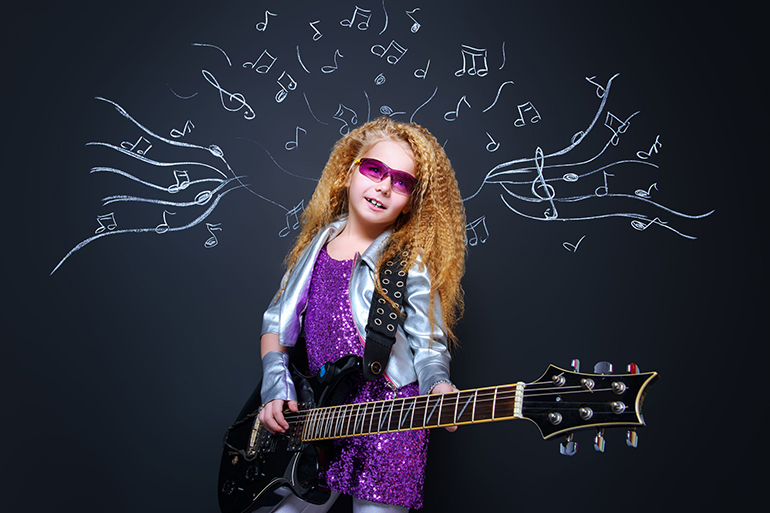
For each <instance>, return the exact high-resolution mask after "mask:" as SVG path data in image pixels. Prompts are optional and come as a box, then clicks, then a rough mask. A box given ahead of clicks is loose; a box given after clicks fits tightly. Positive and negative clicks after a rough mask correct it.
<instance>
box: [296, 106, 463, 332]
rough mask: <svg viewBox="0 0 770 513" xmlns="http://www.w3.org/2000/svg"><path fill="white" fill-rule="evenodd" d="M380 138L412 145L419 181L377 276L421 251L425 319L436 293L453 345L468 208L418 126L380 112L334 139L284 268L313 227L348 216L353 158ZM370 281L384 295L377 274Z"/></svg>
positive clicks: (442, 156) (448, 167)
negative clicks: (426, 279)
mask: <svg viewBox="0 0 770 513" xmlns="http://www.w3.org/2000/svg"><path fill="white" fill-rule="evenodd" d="M385 140H393V141H396V142H404V143H406V144H407V145H408V146H409V147H410V148H411V150H412V154H413V158H414V164H415V175H416V178H417V182H416V186H415V189H414V191H413V192H412V194H411V196H410V200H409V201H410V209H409V211H408V212H407V213H406V214H401V215H400V216H399V217H398V218H397V219H396V222H395V223H394V225H393V233H392V235H391V236H390V239H389V244H388V246H387V248H386V249H385V251H384V252H383V254H382V256H381V257H380V260H379V261H378V262H377V276H378V277H379V269H380V267H381V266H382V265H383V264H384V262H387V261H388V260H393V259H394V258H396V255H398V254H399V253H402V252H404V251H407V252H408V257H407V261H406V265H405V266H404V268H405V269H409V268H411V267H412V266H413V265H414V263H415V262H416V260H417V258H418V256H419V257H420V261H421V262H420V263H421V265H427V266H428V270H429V271H430V278H431V295H430V306H429V317H430V319H431V322H433V321H432V319H433V310H434V296H435V294H436V293H438V297H439V300H440V302H441V307H442V314H443V321H444V326H445V327H446V331H447V339H448V342H449V344H450V347H454V346H455V345H456V343H457V339H456V336H455V334H454V326H455V324H456V323H457V321H458V320H459V319H460V317H461V316H462V313H463V310H464V301H463V291H462V287H461V285H460V279H461V278H462V275H463V274H464V272H465V255H466V246H465V209H464V207H463V203H462V198H461V197H460V190H459V188H458V187H457V180H456V179H455V174H454V169H452V164H451V163H450V162H449V158H447V155H446V153H445V152H444V149H443V148H442V147H441V145H439V143H438V141H437V140H436V138H435V137H434V136H433V134H431V133H430V132H429V131H428V130H426V129H425V128H423V127H422V126H420V125H417V124H415V123H409V124H407V123H400V122H397V121H393V120H392V119H389V118H386V117H381V118H379V119H376V120H374V121H370V122H369V123H366V124H364V125H362V126H360V127H358V128H356V129H355V130H352V131H351V132H350V133H349V134H347V135H346V136H344V137H343V138H342V139H340V140H339V141H337V143H336V144H335V145H334V148H333V150H332V153H331V155H330V156H329V161H328V162H327V163H326V166H325V167H324V170H323V174H322V175H321V179H320V180H319V182H318V185H317V186H316V189H315V192H314V193H313V197H312V198H311V199H310V202H309V203H308V205H307V208H306V209H305V212H304V213H303V214H302V231H301V232H300V234H299V235H298V237H297V240H296V242H295V244H294V247H293V248H292V250H291V252H290V253H289V254H288V255H287V256H286V261H285V265H286V267H287V269H288V270H289V271H291V270H292V269H293V268H294V265H295V264H296V262H297V259H298V258H299V257H300V255H301V254H302V252H303V251H304V250H305V248H307V246H308V244H310V242H311V241H312V240H313V237H314V236H315V235H316V234H317V233H318V231H319V230H321V229H322V228H323V227H324V226H326V225H328V224H329V223H331V222H333V221H335V220H337V219H338V218H339V217H340V216H343V215H346V214H347V213H348V189H347V182H348V178H349V176H350V173H352V172H353V169H354V166H353V163H354V162H355V161H356V160H357V159H358V158H360V157H361V156H363V155H364V154H366V152H367V151H369V150H370V149H371V148H372V147H373V146H374V145H375V144H377V143H378V142H381V141H385ZM375 285H376V287H377V290H378V291H380V292H382V287H381V285H380V283H379V278H378V279H377V280H376V283H375ZM387 299H388V300H390V298H387Z"/></svg>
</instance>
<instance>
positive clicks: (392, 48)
mask: <svg viewBox="0 0 770 513" xmlns="http://www.w3.org/2000/svg"><path fill="white" fill-rule="evenodd" d="M408 50H409V49H408V48H404V47H403V46H401V45H400V44H398V43H396V41H395V39H392V40H391V41H390V44H389V45H388V47H387V48H385V47H384V46H382V45H374V46H372V53H373V54H374V55H376V56H377V57H380V58H382V57H385V55H387V57H386V58H385V60H387V61H388V64H393V65H395V64H398V61H400V60H401V57H403V56H404V54H405V53H406V52H407V51H408Z"/></svg>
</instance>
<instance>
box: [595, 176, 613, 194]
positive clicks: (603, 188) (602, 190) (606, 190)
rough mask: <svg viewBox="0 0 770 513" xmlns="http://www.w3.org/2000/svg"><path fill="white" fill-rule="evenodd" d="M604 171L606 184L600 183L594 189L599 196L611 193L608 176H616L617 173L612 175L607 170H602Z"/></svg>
mask: <svg viewBox="0 0 770 513" xmlns="http://www.w3.org/2000/svg"><path fill="white" fill-rule="evenodd" d="M602 173H603V174H604V185H600V186H599V187H597V188H596V190H595V191H594V192H595V193H596V195H597V196H599V197H602V196H606V195H607V194H608V193H609V191H610V190H609V188H608V187H607V177H608V176H615V175H612V174H610V173H608V172H607V171H602Z"/></svg>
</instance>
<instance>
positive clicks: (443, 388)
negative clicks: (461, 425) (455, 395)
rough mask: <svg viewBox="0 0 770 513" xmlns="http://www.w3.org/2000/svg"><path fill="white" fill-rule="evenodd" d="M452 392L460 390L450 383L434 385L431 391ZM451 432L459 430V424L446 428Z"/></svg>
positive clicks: (436, 392) (439, 392)
mask: <svg viewBox="0 0 770 513" xmlns="http://www.w3.org/2000/svg"><path fill="white" fill-rule="evenodd" d="M452 392H459V390H457V389H456V388H455V387H453V386H452V385H450V384H449V383H439V384H438V385H436V386H435V387H433V390H431V391H430V393H431V394H450V393H452ZM444 429H446V430H447V431H449V432H450V433H454V432H455V431H457V426H449V427H447V428H444Z"/></svg>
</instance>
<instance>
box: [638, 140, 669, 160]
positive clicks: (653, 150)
mask: <svg viewBox="0 0 770 513" xmlns="http://www.w3.org/2000/svg"><path fill="white" fill-rule="evenodd" d="M662 147H663V143H661V142H660V135H658V136H657V137H656V138H655V142H654V143H652V146H651V147H650V151H649V152H644V151H637V152H636V156H637V157H639V158H640V159H642V160H647V159H648V158H650V157H651V156H652V154H653V153H658V148H662Z"/></svg>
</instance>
